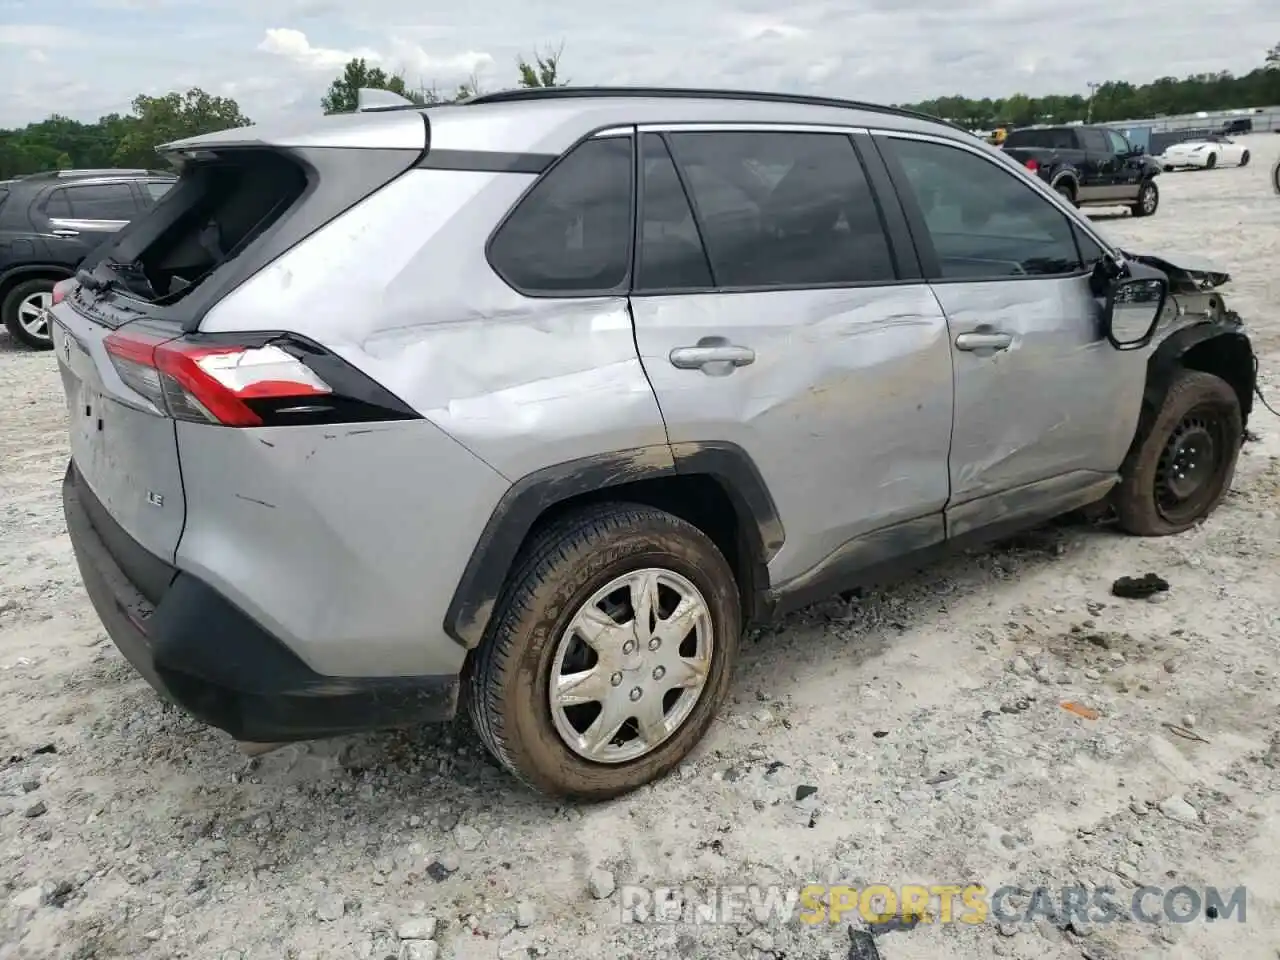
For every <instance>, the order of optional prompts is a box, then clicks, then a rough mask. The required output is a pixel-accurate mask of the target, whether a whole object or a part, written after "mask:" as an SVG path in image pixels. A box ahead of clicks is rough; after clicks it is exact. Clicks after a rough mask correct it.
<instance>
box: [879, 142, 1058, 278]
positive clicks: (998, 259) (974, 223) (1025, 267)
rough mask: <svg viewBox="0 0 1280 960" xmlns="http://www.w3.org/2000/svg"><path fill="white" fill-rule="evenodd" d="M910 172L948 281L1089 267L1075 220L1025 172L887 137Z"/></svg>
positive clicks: (892, 155) (893, 156) (893, 155)
mask: <svg viewBox="0 0 1280 960" xmlns="http://www.w3.org/2000/svg"><path fill="white" fill-rule="evenodd" d="M884 144H885V151H886V154H887V159H889V160H890V162H894V161H896V162H897V163H898V164H899V165H900V167H901V169H902V172H903V173H904V174H905V175H906V180H907V184H908V185H909V188H910V192H911V196H910V197H908V198H907V199H908V200H911V199H914V201H915V203H916V205H917V206H918V207H919V210H920V213H921V215H922V217H923V219H924V224H925V228H926V230H927V232H928V234H929V239H930V240H931V241H932V244H933V248H934V253H935V254H936V256H937V259H938V268H937V269H938V277H937V278H936V279H943V280H986V279H1001V278H1007V277H1023V276H1053V275H1055V274H1065V273H1073V272H1075V271H1077V270H1080V269H1081V267H1082V264H1081V261H1080V254H1079V252H1078V251H1077V250H1076V244H1075V239H1074V237H1073V235H1072V230H1071V223H1070V221H1069V220H1068V219H1067V217H1066V216H1065V215H1064V214H1063V213H1062V212H1061V211H1060V210H1058V209H1057V208H1056V207H1055V206H1054V205H1053V204H1052V203H1050V202H1049V200H1048V199H1046V198H1045V197H1043V196H1041V195H1040V194H1039V193H1038V192H1037V191H1036V190H1035V189H1034V188H1033V187H1032V186H1031V185H1030V184H1027V183H1022V182H1020V180H1019V179H1018V176H1017V175H1016V174H1015V173H1014V172H1013V171H1009V170H1003V169H1001V168H1000V167H999V166H997V165H996V164H995V163H993V162H992V161H990V160H986V159H984V158H983V157H980V156H978V155H977V154H974V153H971V152H970V151H968V150H963V149H961V148H959V147H950V146H946V145H945V144H940V143H932V142H928V141H924V140H905V139H898V138H887V139H886V140H885V141H884Z"/></svg>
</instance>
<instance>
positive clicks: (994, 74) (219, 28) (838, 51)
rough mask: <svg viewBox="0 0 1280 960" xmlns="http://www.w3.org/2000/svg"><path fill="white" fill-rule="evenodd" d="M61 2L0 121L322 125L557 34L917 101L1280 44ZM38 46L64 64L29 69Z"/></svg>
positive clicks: (1179, 24)
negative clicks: (144, 114) (381, 80)
mask: <svg viewBox="0 0 1280 960" xmlns="http://www.w3.org/2000/svg"><path fill="white" fill-rule="evenodd" d="M107 7H111V8H112V9H110V10H108V9H105V8H107ZM50 9H52V7H51V5H50V0H0V20H2V22H0V91H3V96H0V127H5V126H11V125H15V124H22V123H27V122H29V121H31V120H35V119H40V118H42V117H44V116H47V115H48V114H50V113H52V112H55V111H56V112H60V113H65V114H68V115H70V116H74V117H76V118H79V119H94V118H96V117H97V116H98V115H99V114H101V113H106V112H109V111H124V110H127V109H128V104H129V101H130V100H131V99H132V98H133V97H134V96H135V95H136V94H137V93H139V92H140V91H144V92H146V93H148V94H157V93H163V92H165V91H168V90H172V89H175V88H177V87H178V85H179V80H180V79H181V80H182V81H183V82H192V83H197V84H199V85H200V86H202V87H203V88H204V89H206V90H210V91H218V90H226V91H228V93H229V95H232V96H234V97H235V98H236V99H237V101H238V102H239V103H240V106H241V107H242V109H244V111H245V112H246V113H247V114H249V115H250V116H252V117H254V118H255V119H259V120H267V119H270V118H271V117H272V116H279V115H281V114H285V113H288V112H290V111H308V112H315V113H318V112H319V109H320V105H319V101H320V97H321V96H322V95H323V94H324V91H325V88H326V87H327V86H328V84H329V81H330V80H332V79H333V77H334V76H335V75H336V74H337V73H338V71H339V70H341V68H342V66H343V65H344V64H345V63H346V62H347V60H349V59H350V58H351V57H352V56H364V57H365V58H366V59H368V60H369V61H370V62H372V63H377V64H378V65H380V66H382V67H383V68H385V69H389V70H404V72H405V74H406V76H407V78H408V79H410V80H411V81H413V82H417V81H419V80H420V81H422V82H424V83H427V84H438V85H439V87H440V89H449V88H450V87H452V85H453V84H455V83H457V82H460V81H462V80H465V79H467V77H468V76H469V75H470V74H471V73H473V72H475V73H479V74H481V77H482V80H483V83H484V86H485V87H486V88H489V89H493V88H498V87H502V86H505V85H508V84H511V83H514V82H515V79H516V70H515V64H516V57H517V56H519V55H522V54H523V55H524V56H529V55H531V54H533V53H535V52H536V51H535V48H541V49H544V50H545V49H546V47H547V45H551V46H552V47H556V46H559V45H560V44H561V43H562V42H563V43H564V56H563V72H564V75H565V76H566V77H568V78H569V79H571V80H572V81H573V82H575V83H581V84H609V83H635V84H675V85H682V86H715V87H749V88H755V89H783V90H795V91H800V92H811V93H821V94H827V95H831V96H845V97H851V98H855V99H865V100H881V101H890V102H904V101H914V100H921V99H924V98H927V97H936V96H940V95H945V94H955V93H961V94H965V95H968V96H972V97H983V96H1007V95H1009V94H1012V93H1017V92H1022V93H1027V94H1031V95H1033V96H1034V95H1038V94H1045V93H1057V92H1080V93H1083V92H1085V91H1086V89H1087V84H1088V82H1089V81H1091V80H1094V81H1097V80H1108V79H1117V80H1128V81H1130V82H1133V83H1142V82H1146V81H1150V80H1153V79H1155V78H1157V77H1159V76H1161V75H1174V76H1184V75H1186V74H1190V73H1199V72H1207V71H1215V70H1231V71H1232V72H1235V73H1242V72H1246V71H1248V70H1250V69H1252V68H1253V67H1255V66H1259V65H1261V63H1262V60H1263V57H1264V55H1265V53H1266V48H1267V47H1268V46H1269V45H1270V43H1272V42H1274V41H1275V39H1276V38H1280V4H1277V3H1276V0H1217V2H1216V3H1213V4H1206V3H1204V2H1203V0H1162V4H1161V6H1160V8H1159V11H1158V15H1154V16H1149V17H1143V18H1141V23H1140V24H1139V22H1138V20H1136V19H1135V17H1136V16H1137V14H1135V9H1136V8H1134V7H1133V6H1132V5H1129V6H1125V5H1124V4H1117V3H1116V2H1115V0H1073V2H1072V3H1070V4H1066V5H1059V6H1058V7H1056V8H1054V12H1053V14H1052V16H1051V17H1050V15H1048V14H1046V12H1045V10H1046V8H1045V7H1044V6H1043V5H1042V4H1036V3H1028V2H1026V0H983V2H981V3H976V4H963V3H956V2H955V0H795V2H793V3H790V4H783V3H782V2H781V0H645V2H644V3H643V4H632V5H629V6H628V5H617V4H600V3H598V2H596V0H591V2H587V0H557V2H556V3H530V2H529V0H485V3H484V5H483V6H482V7H480V6H477V5H474V4H472V5H468V4H461V3H458V2H457V0H450V2H448V3H446V2H444V0H363V2H362V3H360V4H350V3H345V4H340V3H337V2H336V0H216V2H210V0H62V2H61V3H60V4H59V5H57V15H56V17H54V16H52V15H50V14H49V13H48V11H49V10H50ZM62 24H68V25H73V26H62ZM1241 24H1244V25H1245V26H1244V27H1243V28H1242V27H1241ZM1135 29H1136V30H1137V31H1138V32H1137V33H1135ZM1242 29H1243V30H1244V32H1243V33H1242ZM1242 37H1243V39H1242ZM1253 38H1258V39H1257V40H1256V41H1255V40H1254V39H1253ZM72 49H73V50H74V55H67V51H68V50H72ZM32 50H39V51H43V52H44V53H45V54H47V55H48V57H49V58H50V61H51V62H54V63H56V64H57V69H56V70H52V69H48V68H47V67H45V68H41V69H35V68H33V66H32V64H31V63H30V62H29V61H28V59H27V58H28V56H29V55H30V51H32ZM73 91H74V93H73Z"/></svg>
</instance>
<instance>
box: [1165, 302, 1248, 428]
mask: <svg viewBox="0 0 1280 960" xmlns="http://www.w3.org/2000/svg"><path fill="white" fill-rule="evenodd" d="M1211 341H1219V342H1220V343H1221V344H1222V349H1223V350H1224V351H1225V355H1226V357H1227V359H1228V363H1229V365H1230V367H1231V369H1230V371H1229V372H1227V375H1226V376H1223V379H1224V380H1226V381H1227V382H1228V383H1229V384H1231V386H1232V388H1233V389H1234V390H1235V391H1236V395H1237V396H1238V397H1239V399H1240V416H1241V418H1242V420H1243V422H1244V423H1245V424H1248V422H1249V414H1250V413H1251V412H1252V411H1253V395H1254V392H1255V389H1256V384H1257V364H1256V357H1255V354H1254V352H1253V344H1252V342H1251V341H1250V339H1249V334H1248V333H1247V332H1246V331H1245V328H1244V325H1243V324H1242V323H1241V322H1240V321H1239V319H1238V318H1237V317H1236V316H1235V315H1234V314H1231V313H1226V314H1224V315H1223V316H1221V317H1219V318H1218V319H1214V320H1205V321H1202V322H1200V323H1195V324H1192V325H1191V326H1187V327H1183V328H1182V329H1180V330H1177V331H1175V332H1174V333H1172V334H1170V335H1169V336H1168V337H1166V338H1165V339H1164V340H1163V341H1162V342H1161V343H1160V345H1159V346H1158V347H1157V348H1156V349H1155V351H1154V352H1153V353H1152V354H1151V357H1150V359H1149V360H1148V361H1147V387H1146V391H1145V394H1144V399H1145V400H1146V402H1147V404H1148V405H1149V406H1150V408H1151V409H1156V410H1158V409H1159V408H1160V404H1161V402H1162V401H1163V399H1164V395H1165V393H1166V392H1167V391H1168V389H1169V384H1170V383H1171V382H1172V380H1173V377H1174V375H1175V374H1176V373H1177V371H1178V370H1180V369H1184V368H1188V365H1187V364H1186V362H1185V360H1186V356H1187V354H1188V353H1190V352H1191V351H1192V350H1194V349H1196V348H1197V347H1200V346H1202V345H1203V344H1206V343H1209V342H1211ZM1190 369H1197V370H1199V369H1202V368H1201V367H1196V366H1191V367H1190ZM1204 372H1207V373H1214V374H1217V375H1219V376H1222V372H1220V371H1219V370H1206V371H1204Z"/></svg>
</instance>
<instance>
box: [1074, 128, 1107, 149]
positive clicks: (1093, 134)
mask: <svg viewBox="0 0 1280 960" xmlns="http://www.w3.org/2000/svg"><path fill="white" fill-rule="evenodd" d="M1080 143H1081V146H1082V147H1083V148H1084V149H1085V150H1087V151H1089V152H1090V153H1110V152H1111V145H1110V144H1109V143H1107V138H1106V137H1104V136H1103V135H1102V131H1101V130H1081V131H1080Z"/></svg>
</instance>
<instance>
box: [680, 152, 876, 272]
mask: <svg viewBox="0 0 1280 960" xmlns="http://www.w3.org/2000/svg"><path fill="white" fill-rule="evenodd" d="M669 143H670V144H671V150H672V153H673V155H674V158H675V161H676V163H677V164H678V166H679V168H680V172H681V174H682V175H683V177H684V182H685V184H686V185H687V186H688V188H689V192H690V194H691V196H692V199H693V204H694V208H695V212H696V214H697V217H698V225H699V227H700V228H701V232H702V239H703V242H704V243H705V244H706V248H707V253H708V254H709V256H710V260H711V269H712V272H713V274H714V280H715V283H716V285H717V286H720V287H764V288H768V287H778V286H822V285H827V284H832V285H834V284H854V283H874V282H884V281H892V280H894V279H895V278H896V274H895V271H894V266H893V257H892V255H891V254H890V251H889V243H888V240H887V239H886V237H885V232H884V226H883V224H882V222H881V219H880V213H879V208H878V207H877V206H876V201H875V198H874V197H873V196H872V193H871V188H870V185H869V184H868V182H867V178H866V174H865V173H864V172H863V169H862V164H861V162H860V160H859V159H858V155H857V153H856V151H855V150H854V148H853V142H852V141H851V140H850V139H849V138H848V137H847V136H844V135H843V134H827V133H790V132H777V133H773V132H755V131H726V132H724V133H716V132H688V133H673V134H671V135H670V139H669Z"/></svg>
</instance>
